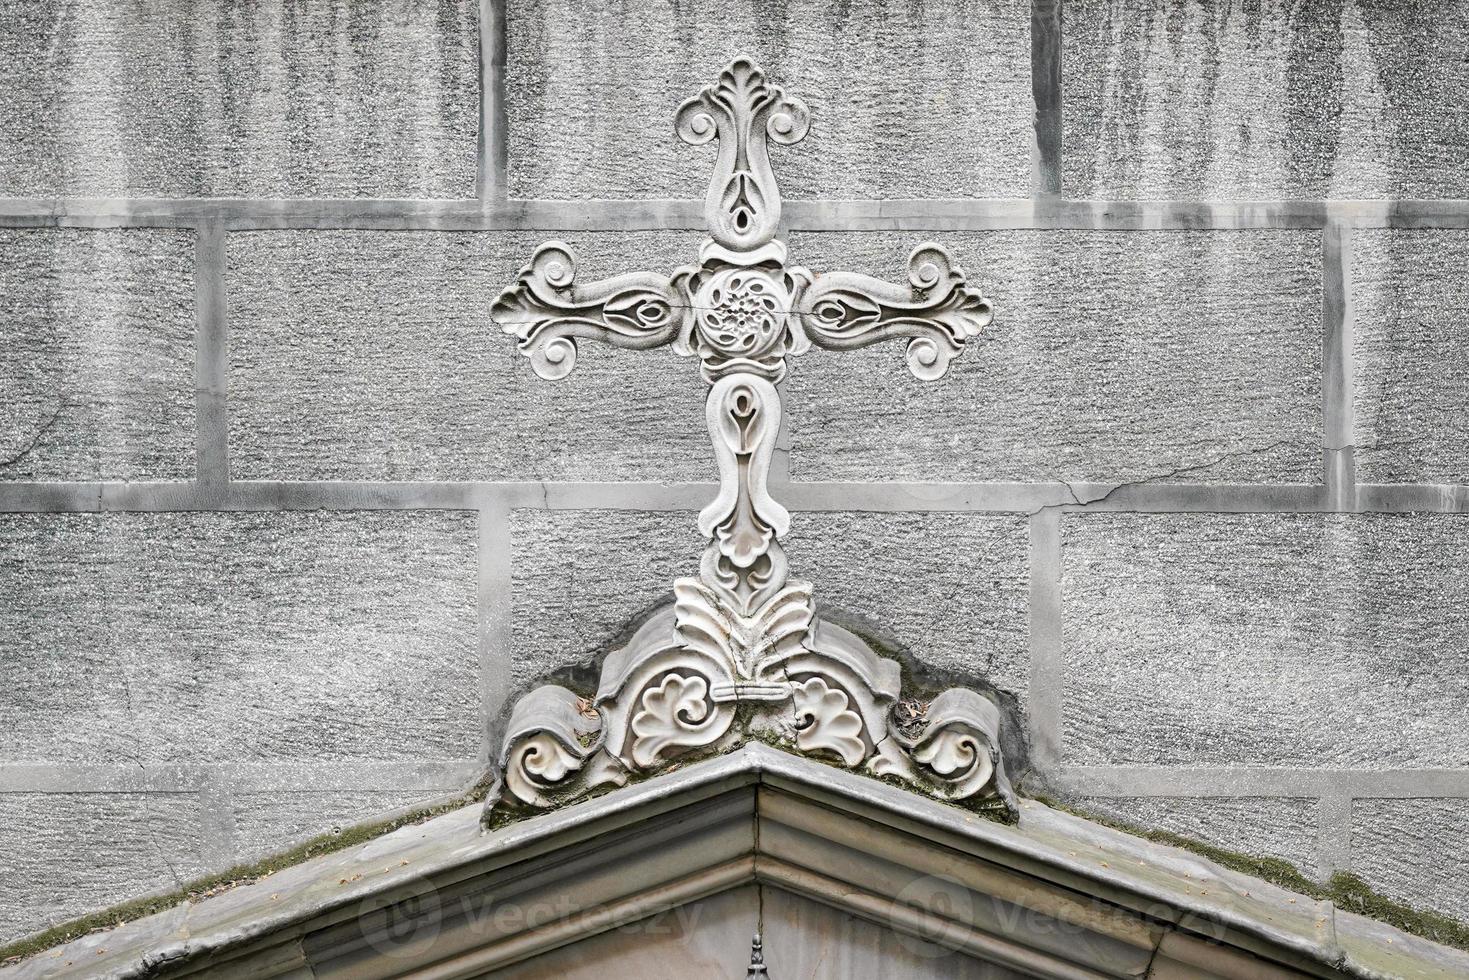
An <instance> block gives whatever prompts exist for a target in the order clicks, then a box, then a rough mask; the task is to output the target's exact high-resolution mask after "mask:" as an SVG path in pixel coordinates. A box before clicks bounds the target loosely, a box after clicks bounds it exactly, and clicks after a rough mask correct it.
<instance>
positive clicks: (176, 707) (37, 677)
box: [0, 511, 479, 765]
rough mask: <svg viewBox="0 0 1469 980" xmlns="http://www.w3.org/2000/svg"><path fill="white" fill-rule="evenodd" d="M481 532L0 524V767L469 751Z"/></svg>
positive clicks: (362, 521)
mask: <svg viewBox="0 0 1469 980" xmlns="http://www.w3.org/2000/svg"><path fill="white" fill-rule="evenodd" d="M476 523H477V521H476V515H474V514H472V513H457V512H432V511H424V512H400V513H368V512H339V513H231V514H104V515H89V514H69V515H18V514H17V515H5V516H3V517H0V595H4V596H6V597H7V601H6V602H4V603H3V604H0V676H3V677H5V678H6V683H5V685H4V688H3V691H0V713H3V715H4V717H5V718H6V719H7V721H6V724H5V725H4V726H0V760H4V761H46V762H62V761H77V762H82V761H85V762H112V763H117V762H136V763H138V764H140V765H141V764H144V763H161V762H168V761H220V760H231V759H232V760H270V759H290V758H296V759H306V760H310V761H319V760H323V759H353V758H370V759H413V758H439V759H455V758H466V757H471V756H473V755H474V753H475V749H476V747H477V745H478V738H479V723H478V717H477V709H478V704H479V694H478V680H477V671H478V656H477V653H476V639H475V634H476V619H475V605H476V574H477V573H476V564H477V563H476V552H475V548H476V533H477V532H476Z"/></svg>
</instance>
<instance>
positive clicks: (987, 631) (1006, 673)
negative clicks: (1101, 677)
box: [786, 513, 1030, 700]
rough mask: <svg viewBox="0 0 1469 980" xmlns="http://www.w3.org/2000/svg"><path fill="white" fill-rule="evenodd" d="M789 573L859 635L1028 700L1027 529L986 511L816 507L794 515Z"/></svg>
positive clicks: (1018, 521) (822, 606)
mask: <svg viewBox="0 0 1469 980" xmlns="http://www.w3.org/2000/svg"><path fill="white" fill-rule="evenodd" d="M786 553H787V554H788V555H789V556H790V560H791V574H792V576H793V577H796V578H802V579H806V580H807V581H809V582H811V584H812V585H813V586H814V587H815V590H816V591H815V597H816V606H817V610H818V612H820V611H821V610H823V609H825V608H827V607H834V608H835V609H838V610H840V611H841V615H842V617H843V618H844V619H845V620H846V621H849V622H850V621H852V619H853V618H855V619H856V621H857V622H858V624H859V625H863V626H867V627H869V628H870V629H864V630H863V632H869V635H873V636H876V637H878V638H880V639H885V640H888V641H891V642H894V643H896V644H897V645H899V646H900V647H902V648H904V649H906V650H907V651H908V652H909V653H910V654H911V655H912V656H913V657H914V658H915V659H917V660H918V661H920V662H922V663H924V664H926V665H929V666H932V667H939V668H942V669H944V670H949V671H957V672H960V673H963V674H967V675H971V676H973V675H978V676H981V677H983V679H985V680H987V681H989V682H990V683H992V684H994V685H995V686H996V687H999V688H1001V689H1003V690H1006V691H1010V692H1012V693H1015V694H1017V695H1018V696H1019V697H1020V698H1021V699H1022V700H1024V697H1025V689H1026V681H1027V677H1028V674H1029V671H1030V621H1029V616H1028V612H1027V610H1028V604H1029V599H1030V528H1029V523H1028V522H1027V521H1026V519H1025V518H1023V517H1013V516H1009V515H1004V516H990V515H985V514H862V513H810V514H796V515H794V516H793V518H792V523H791V534H790V537H789V538H787V541H786Z"/></svg>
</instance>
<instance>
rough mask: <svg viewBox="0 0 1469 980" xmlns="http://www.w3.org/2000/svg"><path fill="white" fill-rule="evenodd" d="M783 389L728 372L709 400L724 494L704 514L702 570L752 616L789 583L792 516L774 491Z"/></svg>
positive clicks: (756, 377)
mask: <svg viewBox="0 0 1469 980" xmlns="http://www.w3.org/2000/svg"><path fill="white" fill-rule="evenodd" d="M780 412H781V404H780V393H779V392H778V391H776V388H775V385H773V384H772V383H771V382H769V381H767V380H766V379H764V378H762V377H760V376H759V375H756V374H747V373H743V372H741V373H735V374H726V375H724V376H723V377H721V378H720V379H719V380H717V381H716V382H714V384H713V386H711V387H710V389H709V397H708V399H707V400H706V401H705V403H704V414H705V418H706V419H707V420H708V423H709V437H710V439H711V440H712V441H713V444H714V457H715V459H716V460H717V462H718V464H719V495H718V496H717V497H715V498H714V500H713V501H712V502H711V503H710V504H709V505H708V506H707V507H705V508H704V509H703V511H701V512H700V514H699V530H700V531H701V532H702V533H703V534H704V536H705V537H706V538H708V539H709V543H708V545H707V546H706V548H705V550H704V558H703V561H702V562H701V563H700V567H699V571H700V574H701V577H702V578H703V580H704V583H705V584H706V585H708V586H709V587H711V588H714V589H717V590H719V591H721V592H724V593H725V594H726V595H727V596H728V597H729V599H730V600H731V605H732V606H733V607H734V608H735V609H736V610H737V611H738V612H739V613H740V615H742V616H750V615H753V614H754V613H755V612H756V610H758V609H759V608H760V607H761V606H762V605H764V604H765V602H766V600H768V599H769V598H770V597H771V596H772V595H774V594H775V593H777V592H779V591H780V589H781V587H782V586H784V585H785V583H786V572H787V563H786V557H785V549H783V548H782V547H781V544H780V539H781V538H782V537H784V536H785V533H786V531H787V529H788V528H789V526H790V513H789V512H788V511H787V510H786V509H785V508H784V507H782V506H781V505H780V504H778V503H776V502H775V500H774V499H773V498H772V497H771V496H770V492H769V489H768V488H767V485H766V483H767V480H768V479H769V475H770V460H771V456H772V455H773V454H774V452H775V439H776V434H777V433H778V432H779V431H780Z"/></svg>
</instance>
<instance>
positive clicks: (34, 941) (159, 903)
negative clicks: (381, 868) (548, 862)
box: [0, 779, 492, 966]
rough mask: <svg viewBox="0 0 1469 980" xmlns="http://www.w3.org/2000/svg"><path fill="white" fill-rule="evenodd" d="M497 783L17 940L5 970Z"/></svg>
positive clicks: (0, 959) (415, 820) (0, 955)
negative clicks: (73, 942)
mask: <svg viewBox="0 0 1469 980" xmlns="http://www.w3.org/2000/svg"><path fill="white" fill-rule="evenodd" d="M491 785H492V783H491V782H490V781H489V780H488V779H486V780H482V781H480V782H479V783H476V784H475V785H474V787H473V788H471V789H470V790H468V791H467V792H465V793H463V794H461V795H459V796H456V797H454V798H453V799H450V800H446V801H445V802H443V803H439V804H437V805H435V806H430V807H419V808H417V809H414V810H409V811H407V812H406V813H403V814H401V815H399V816H397V817H393V818H391V819H388V820H376V821H372V822H370V823H363V824H357V825H355V826H352V827H344V828H343V829H342V830H340V831H336V832H334V833H327V834H321V835H319V836H317V837H313V838H311V839H310V840H308V841H306V842H305V843H304V844H300V845H298V846H296V847H293V848H291V849H290V850H288V851H282V852H280V853H279V854H272V855H270V856H269V857H265V858H261V859H260V860H259V861H253V862H251V863H249V864H240V865H236V866H235V867H233V868H229V869H228V870H225V871H221V872H218V873H216V874H212V875H206V876H205V877H203V878H196V879H194V880H193V881H190V882H186V883H185V884H184V885H182V886H181V887H179V888H177V889H175V890H173V891H171V892H168V893H166V894H163V895H156V896H153V897H152V898H139V899H134V900H132V901H129V902H123V903H121V904H118V905H114V906H112V907H111V908H107V909H104V910H102V911H101V912H94V913H92V914H90V915H84V916H82V917H81V918H78V919H72V920H71V921H70V922H63V923H62V924H61V925H59V926H53V927H52V928H50V929H47V930H46V931H45V932H40V933H36V934H35V935H33V936H28V937H26V938H25V939H19V940H16V941H15V942H13V943H9V944H7V945H4V946H0V966H10V965H12V964H14V963H16V962H18V961H19V960H23V959H25V958H27V957H29V956H34V955H35V954H37V953H40V952H42V951H44V950H48V949H50V948H52V947H53V946H60V945H63V944H64V943H69V942H71V941H72V940H74V939H80V938H81V937H83V936H85V935H88V934H89V933H93V932H102V931H105V930H108V929H114V928H116V927H117V926H120V925H122V924H123V923H125V922H132V921H133V920H134V919H141V918H144V917H146V916H149V915H153V914H155V913H158V912H165V911H167V910H168V909H171V908H173V907H174V906H176V905H179V904H180V903H182V902H195V901H198V900H200V899H203V898H209V897H210V896H211V895H218V894H219V893H221V892H225V891H229V890H230V889H231V888H238V887H239V886H241V885H249V884H253V883H255V882H257V881H259V880H260V879H262V878H265V877H268V876H269V875H272V874H275V873H276V872H277V871H283V870H285V869H286V868H289V867H293V866H294V865H297V864H300V863H301V862H303V861H306V860H308V859H310V858H314V857H320V856H321V855H323V854H331V853H333V852H334V851H340V850H344V849H346V848H348V847H353V846H355V845H357V844H363V843H366V842H367V841H370V840H372V839H374V838H376V837H381V836H383V835H384V834H390V833H392V832H393V831H395V830H398V829H400V828H402V827H407V826H409V825H411V824H419V823H423V822H424V821H426V820H431V819H433V818H434V817H438V816H442V815H444V814H446V813H449V812H451V811H453V810H458V809H459V808H460V807H464V806H468V805H470V804H472V803H477V802H482V801H483V800H484V798H485V796H486V795H487V794H488V793H489V790H490V786H491Z"/></svg>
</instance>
